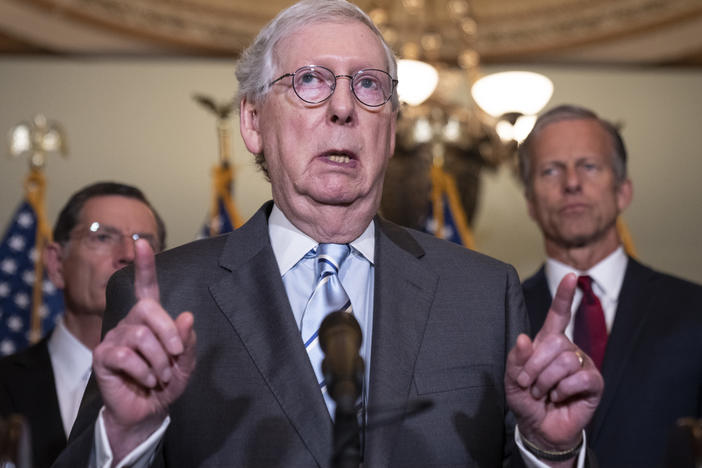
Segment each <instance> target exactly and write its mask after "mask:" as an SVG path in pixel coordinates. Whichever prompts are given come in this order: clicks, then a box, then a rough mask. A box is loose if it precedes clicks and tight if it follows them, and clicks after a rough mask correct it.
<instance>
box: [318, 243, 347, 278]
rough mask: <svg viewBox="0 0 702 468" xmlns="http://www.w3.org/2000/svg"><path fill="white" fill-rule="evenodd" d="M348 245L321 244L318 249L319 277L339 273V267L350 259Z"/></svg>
mask: <svg viewBox="0 0 702 468" xmlns="http://www.w3.org/2000/svg"><path fill="white" fill-rule="evenodd" d="M350 251H351V248H350V247H349V246H348V244H319V246H318V247H317V276H320V275H322V274H324V273H332V274H337V273H339V267H340V266H341V264H342V263H343V262H344V260H345V259H346V257H348V255H349V252H350Z"/></svg>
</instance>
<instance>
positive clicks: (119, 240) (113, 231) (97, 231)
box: [83, 221, 156, 252]
mask: <svg viewBox="0 0 702 468" xmlns="http://www.w3.org/2000/svg"><path fill="white" fill-rule="evenodd" d="M83 238H84V240H85V242H86V244H87V246H88V247H89V248H91V249H94V250H98V251H112V250H113V249H115V248H116V247H118V246H121V245H123V243H124V240H125V238H130V239H131V241H132V242H133V241H135V240H137V239H144V240H146V241H147V242H148V243H149V245H151V248H152V249H153V250H154V252H155V251H156V238H155V237H154V236H153V235H152V234H147V233H132V234H124V233H122V232H121V231H120V230H119V229H117V228H116V227H113V226H109V225H106V224H101V223H99V222H97V221H95V222H92V223H90V224H89V225H88V229H87V230H86V231H85V233H84V236H83Z"/></svg>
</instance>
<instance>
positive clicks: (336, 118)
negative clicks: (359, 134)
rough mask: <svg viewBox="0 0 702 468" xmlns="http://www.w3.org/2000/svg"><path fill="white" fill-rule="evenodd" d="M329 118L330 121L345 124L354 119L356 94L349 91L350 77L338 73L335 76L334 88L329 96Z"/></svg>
mask: <svg viewBox="0 0 702 468" xmlns="http://www.w3.org/2000/svg"><path fill="white" fill-rule="evenodd" d="M328 109H329V118H330V120H331V121H332V123H338V124H341V125H346V124H349V123H351V122H353V120H354V113H355V112H356V96H354V95H353V91H351V77H350V76H346V75H340V76H337V77H336V88H335V89H334V93H333V94H332V95H331V97H330V98H329V106H328Z"/></svg>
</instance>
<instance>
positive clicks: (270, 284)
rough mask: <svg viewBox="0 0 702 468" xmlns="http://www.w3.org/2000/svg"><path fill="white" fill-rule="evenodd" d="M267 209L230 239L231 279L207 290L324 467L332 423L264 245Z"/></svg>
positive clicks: (227, 263) (227, 262) (224, 262)
mask: <svg viewBox="0 0 702 468" xmlns="http://www.w3.org/2000/svg"><path fill="white" fill-rule="evenodd" d="M270 206H271V205H266V206H264V208H263V209H261V210H259V212H258V213H257V214H256V215H255V216H254V217H253V218H252V219H251V221H249V222H248V223H247V224H246V225H244V226H243V227H242V228H240V229H238V230H237V231H235V232H234V233H232V234H231V235H230V236H229V239H228V240H227V243H226V245H225V248H224V250H223V254H222V256H221V257H220V265H221V266H222V267H223V268H225V269H227V270H229V271H230V272H231V274H230V275H227V276H226V277H225V278H224V279H222V280H221V281H220V282H218V283H216V284H213V285H212V286H211V287H210V291H211V293H212V296H213V297H214V299H215V301H216V302H217V304H218V305H219V307H220V308H221V310H222V311H223V313H224V314H225V315H226V316H227V318H228V320H229V322H230V323H231V324H232V326H233V328H234V330H235V332H236V334H237V335H238V336H239V338H240V339H241V341H242V343H243V344H244V346H245V347H246V349H247V351H248V352H249V354H250V356H251V359H252V361H253V362H254V364H255V365H256V367H257V368H258V370H259V372H260V373H261V375H262V376H263V378H264V380H265V381H266V384H267V385H268V388H269V389H270V391H271V393H273V395H275V397H276V399H277V400H278V403H279V404H280V407H281V409H282V411H283V412H284V413H285V415H286V416H287V418H288V419H289V420H290V423H291V424H292V425H293V426H294V427H295V429H296V431H297V432H298V434H299V435H300V437H301V438H302V439H303V442H304V444H305V445H306V446H307V447H308V448H309V450H310V452H311V453H312V455H313V456H314V457H315V459H316V460H317V463H318V464H319V465H320V466H326V465H327V464H328V462H329V453H330V447H331V445H332V438H331V434H332V430H331V418H330V417H329V413H328V411H327V407H326V406H325V404H324V399H323V398H322V394H321V392H320V391H319V387H318V386H317V379H316V377H315V375H314V371H313V370H312V366H311V364H310V362H309V359H308V357H307V353H306V352H305V349H304V346H303V344H302V341H301V339H300V334H299V332H298V329H297V325H296V324H295V319H294V317H293V313H292V310H291V308H290V303H289V301H288V299H287V296H286V294H285V287H284V285H283V282H282V279H281V277H280V272H279V270H278V266H277V264H276V261H275V257H274V255H273V249H272V248H271V245H270V242H269V240H268V239H269V237H268V223H267V212H269V211H270ZM272 343H275V345H274V346H272V345H271V344H272Z"/></svg>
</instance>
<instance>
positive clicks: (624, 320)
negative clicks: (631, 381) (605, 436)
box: [590, 258, 653, 443]
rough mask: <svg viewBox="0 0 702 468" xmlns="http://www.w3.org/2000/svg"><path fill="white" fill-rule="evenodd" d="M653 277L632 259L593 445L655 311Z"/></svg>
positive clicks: (609, 349) (604, 370) (607, 357)
mask: <svg viewBox="0 0 702 468" xmlns="http://www.w3.org/2000/svg"><path fill="white" fill-rule="evenodd" d="M651 275H652V271H651V270H649V269H648V268H646V267H644V266H643V265H641V264H640V263H638V262H637V261H635V260H634V259H632V258H629V262H628V264H627V268H626V273H625V274H624V282H623V283H622V290H621V291H620V293H619V300H618V304H617V313H616V315H615V318H614V324H613V326H612V331H611V333H610V336H609V339H608V340H607V349H606V350H605V357H604V363H603V366H602V376H603V377H604V381H605V388H604V393H603V395H602V400H601V401H600V404H599V406H598V408H597V411H596V412H595V416H594V418H593V420H592V422H591V423H590V434H591V438H592V442H593V443H594V442H595V441H596V440H597V436H598V433H599V431H600V429H601V428H602V425H603V422H604V421H605V419H606V415H607V412H608V411H609V410H610V408H611V407H612V404H613V403H614V401H615V399H616V395H617V392H618V388H619V385H620V384H621V382H622V378H623V375H624V374H625V369H626V365H627V362H629V356H630V355H631V353H632V352H633V351H634V349H635V348H636V345H637V343H638V339H639V336H640V335H641V331H642V330H643V328H644V327H645V326H646V322H647V321H648V318H649V317H650V315H651V313H652V311H653V309H652V307H650V303H651V302H650V298H651V296H652V295H653V291H651V287H650V286H648V283H649V282H650V280H651Z"/></svg>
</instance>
